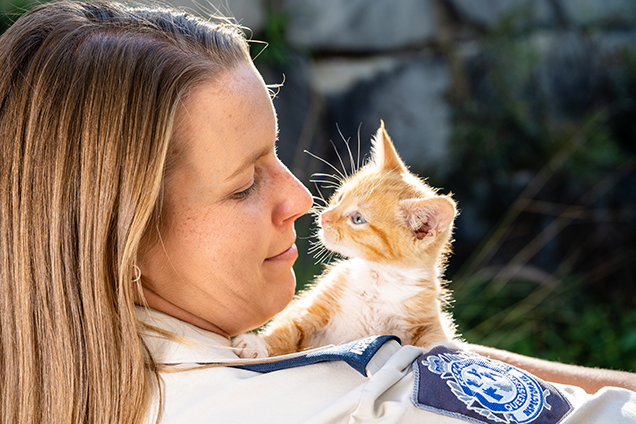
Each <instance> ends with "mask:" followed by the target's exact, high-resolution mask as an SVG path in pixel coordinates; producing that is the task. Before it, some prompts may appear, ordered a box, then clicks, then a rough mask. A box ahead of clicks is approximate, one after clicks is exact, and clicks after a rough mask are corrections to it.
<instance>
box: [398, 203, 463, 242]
mask: <svg viewBox="0 0 636 424" xmlns="http://www.w3.org/2000/svg"><path fill="white" fill-rule="evenodd" d="M400 207H401V208H402V213H403V214H404V217H405V219H406V223H407V225H408V226H409V228H410V229H411V231H412V232H413V235H414V236H415V238H417V239H418V240H422V239H424V238H426V237H437V236H438V235H439V234H441V233H442V232H444V231H445V230H446V229H447V228H448V227H449V226H450V225H451V224H452V223H453V220H454V219H455V214H456V209H455V202H454V201H453V200H452V199H451V198H450V197H448V196H436V197H429V198H426V199H406V200H401V201H400Z"/></svg>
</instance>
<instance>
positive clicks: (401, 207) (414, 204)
mask: <svg viewBox="0 0 636 424" xmlns="http://www.w3.org/2000/svg"><path fill="white" fill-rule="evenodd" d="M455 215H456V206H455V202H454V201H453V199H452V198H451V197H450V196H442V195H438V194H437V193H436V190H434V189H432V188H431V187H429V186H428V185H427V184H426V183H424V182H423V181H422V180H420V179H419V178H418V177H417V176H415V175H414V174H412V173H411V172H409V171H408V169H407V168H406V166H405V165H404V163H403V162H402V160H401V159H400V157H399V156H398V154H397V152H396V150H395V147H394V146H393V143H392V142H391V139H390V138H389V135H388V134H387V132H386V130H385V129H384V122H382V124H381V126H380V129H379V130H378V132H377V134H376V136H375V138H374V140H373V143H372V153H371V160H370V161H369V163H367V164H366V165H365V166H364V167H363V168H361V169H360V170H359V171H358V172H356V173H355V174H353V175H351V176H350V177H348V178H347V179H346V180H345V181H344V182H343V183H342V185H341V186H340V187H339V188H338V189H337V190H336V191H335V193H334V194H333V196H332V197H331V198H330V200H329V205H328V207H327V208H326V209H325V210H324V211H323V212H322V213H321V214H320V219H319V224H320V226H321V230H320V238H321V240H322V242H323V244H324V245H325V247H327V248H328V249H329V250H332V251H335V252H338V253H340V254H342V255H344V256H346V257H358V258H363V259H366V260H369V261H373V262H378V263H385V264H394V265H401V266H421V265H430V266H434V265H437V264H438V262H439V260H440V259H441V258H443V256H444V253H446V251H447V245H448V244H449V240H450V237H451V232H452V226H453V220H454V218H455Z"/></svg>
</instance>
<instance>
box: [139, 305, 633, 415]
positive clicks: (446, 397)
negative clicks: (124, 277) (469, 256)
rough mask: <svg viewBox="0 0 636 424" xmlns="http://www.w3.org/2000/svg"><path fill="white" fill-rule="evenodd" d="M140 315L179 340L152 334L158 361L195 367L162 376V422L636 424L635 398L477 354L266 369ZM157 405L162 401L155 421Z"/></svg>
mask: <svg viewBox="0 0 636 424" xmlns="http://www.w3.org/2000/svg"><path fill="white" fill-rule="evenodd" d="M137 314H138V317H139V318H140V319H141V320H142V321H143V322H145V323H146V324H149V325H152V326H155V327H158V328H161V329H163V330H166V331H169V332H171V333H174V334H176V335H178V340H167V339H166V338H164V337H163V336H161V335H159V334H157V333H153V332H148V334H144V340H145V341H146V343H147V345H148V347H149V349H150V352H151V354H152V355H153V358H154V359H155V360H156V361H157V363H159V364H164V365H174V366H175V367H177V368H183V369H189V370H187V371H180V372H169V373H162V374H161V377H162V388H161V390H162V404H163V413H162V419H161V422H162V423H188V424H193V423H216V424H222V423H275V424H290V423H363V422H364V423H368V422H373V423H431V424H451V423H452V424H465V423H473V424H475V423H476V424H481V423H484V424H491V423H493V424H494V423H521V422H523V423H532V424H549V423H562V424H574V423H586V424H587V423H599V424H607V423H612V424H623V423H625V424H627V423H631V424H634V423H636V393H634V392H632V391H629V390H625V389H620V388H615V387H606V388H604V389H602V390H600V391H599V392H598V393H596V394H594V395H589V394H587V393H585V391H584V390H583V389H581V388H578V387H574V386H564V385H559V384H554V383H552V384H551V383H545V382H543V381H541V380H540V379H538V378H536V377H534V376H532V375H530V374H528V373H526V372H525V371H522V370H519V369H517V368H514V367H510V366H508V365H506V364H503V363H500V362H498V361H492V360H489V359H486V358H484V357H481V356H478V355H474V354H472V353H467V352H462V351H452V350H450V349H446V348H444V347H438V348H435V349H433V350H431V351H429V352H427V353H426V354H423V352H422V350H421V349H420V348H417V347H414V346H400V344H399V343H398V342H397V341H396V340H394V339H392V338H391V337H378V338H368V339H363V340H361V341H357V342H354V343H351V344H349V345H344V346H339V347H331V348H330V347H327V348H322V349H316V350H313V351H310V352H309V353H307V352H305V353H302V354H296V355H287V356H285V357H277V358H269V359H268V360H267V361H266V362H267V363H265V364H263V363H262V362H263V361H262V360H260V361H259V360H241V359H239V358H238V357H237V356H236V355H235V354H234V352H233V351H232V349H231V344H230V342H229V341H228V340H227V339H225V338H223V337H221V336H219V335H217V334H214V333H210V332H208V331H205V330H202V329H200V328H198V327H195V326H193V325H190V324H188V323H185V322H183V321H180V320H178V319H176V318H173V317H171V316H168V315H165V314H163V313H160V312H157V311H154V310H149V311H147V312H146V311H144V310H143V309H141V308H138V309H137ZM228 363H232V364H236V363H239V364H243V365H245V366H246V367H248V368H250V369H244V368H237V367H235V366H225V365H224V364H228ZM206 365H213V367H211V368H210V367H208V368H205V366H206ZM192 368H193V369H192ZM157 408H158V396H156V397H155V400H154V407H153V413H152V414H151V416H150V417H148V420H147V422H148V423H153V422H155V419H156V414H157Z"/></svg>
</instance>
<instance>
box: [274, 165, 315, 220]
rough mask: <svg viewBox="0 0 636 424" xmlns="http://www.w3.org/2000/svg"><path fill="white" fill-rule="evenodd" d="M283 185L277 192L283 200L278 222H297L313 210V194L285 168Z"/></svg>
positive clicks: (277, 188)
mask: <svg viewBox="0 0 636 424" xmlns="http://www.w3.org/2000/svg"><path fill="white" fill-rule="evenodd" d="M281 166H282V165H281ZM283 168H284V169H283V175H282V183H281V184H280V186H279V187H276V188H275V190H276V191H278V190H280V191H279V192H278V196H280V198H281V206H280V208H279V211H278V220H279V221H280V222H281V223H282V222H284V221H288V220H290V219H291V220H292V221H295V220H296V219H297V218H299V217H301V216H302V215H304V214H306V213H307V211H309V209H310V208H311V205H312V198H311V193H310V192H309V190H308V189H307V187H305V186H304V185H303V184H302V183H301V182H300V181H298V179H297V178H296V177H295V176H294V175H293V174H292V173H291V171H289V169H287V168H286V167H284V166H283Z"/></svg>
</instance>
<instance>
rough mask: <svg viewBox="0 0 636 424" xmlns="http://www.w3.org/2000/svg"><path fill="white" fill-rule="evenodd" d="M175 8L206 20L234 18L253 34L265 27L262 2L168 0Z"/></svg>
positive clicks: (253, 0)
mask: <svg viewBox="0 0 636 424" xmlns="http://www.w3.org/2000/svg"><path fill="white" fill-rule="evenodd" d="M170 3H171V4H172V5H174V6H177V7H185V8H187V9H188V10H190V11H194V12H195V13H196V14H197V15H199V16H202V17H204V18H207V17H209V16H211V15H218V14H220V15H221V16H228V17H234V18H236V20H237V21H238V22H239V23H240V24H241V25H243V26H245V27H247V28H249V29H250V30H251V32H253V33H259V32H260V31H262V29H263V26H264V25H265V7H264V5H263V0H231V1H230V0H206V1H204V2H201V1H198V0H170Z"/></svg>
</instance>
